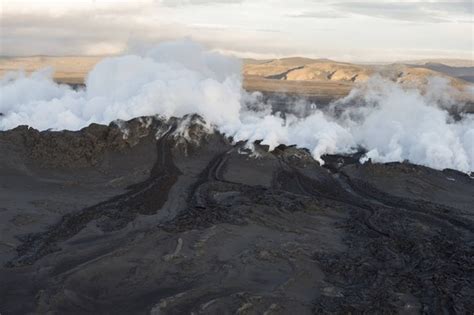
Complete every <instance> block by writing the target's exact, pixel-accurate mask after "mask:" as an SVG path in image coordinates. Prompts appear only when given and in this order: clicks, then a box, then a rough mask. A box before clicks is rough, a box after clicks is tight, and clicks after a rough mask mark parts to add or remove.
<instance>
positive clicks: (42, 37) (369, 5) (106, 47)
mask: <svg viewBox="0 0 474 315" xmlns="http://www.w3.org/2000/svg"><path fill="white" fill-rule="evenodd" d="M0 1H1V3H2V6H1V7H0V10H1V29H0V38H1V42H0V45H1V46H0V54H2V55H37V54H45V55H83V54H89V55H91V54H116V53H121V52H126V51H133V50H140V49H144V48H146V47H148V46H150V45H153V44H154V43H156V42H159V41H161V40H165V39H175V38H183V37H188V38H192V39H195V40H197V41H199V42H202V43H204V44H205V45H207V46H209V47H210V48H213V49H217V50H221V51H225V52H232V53H235V54H238V55H240V56H246V57H247V56H248V57H260V58H264V57H281V56H289V55H300V56H310V57H327V58H332V59H338V60H347V61H393V60H400V59H417V58H464V59H472V58H473V55H472V54H473V53H472V52H473V49H474V30H473V8H474V1H473V0H466V1H464V0H451V1H433V0H432V1H428V0H425V1H416V0H409V1H408V0H405V1H403V0H402V1H384V0H365V1H344V0H321V1H316V0H292V1H289V0H0Z"/></svg>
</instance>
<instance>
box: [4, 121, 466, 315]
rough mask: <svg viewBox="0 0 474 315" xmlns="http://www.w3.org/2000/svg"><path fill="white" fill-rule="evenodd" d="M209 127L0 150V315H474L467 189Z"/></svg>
mask: <svg viewBox="0 0 474 315" xmlns="http://www.w3.org/2000/svg"><path fill="white" fill-rule="evenodd" d="M323 159H324V161H325V165H324V167H322V166H320V164H319V163H318V162H316V161H315V160H314V159H313V158H312V157H311V155H310V154H309V153H308V152H307V151H306V150H303V149H296V148H294V147H286V146H279V147H277V148H276V149H275V150H274V151H272V152H268V151H267V147H265V146H263V145H260V144H258V143H256V144H255V150H254V151H249V150H248V149H246V146H245V144H244V143H236V144H235V143H232V141H231V140H230V139H227V138H226V137H224V136H222V135H221V134H219V133H216V132H214V131H212V130H209V129H208V128H207V127H206V124H205V123H204V122H203V121H202V119H200V117H198V116H185V117H184V118H181V119H175V118H172V119H169V120H162V119H160V118H157V117H147V118H138V119H133V120H131V121H128V122H116V123H112V124H111V125H110V126H101V125H91V126H89V127H87V128H84V129H82V130H80V131H77V132H51V131H44V132H38V131H36V130H33V129H31V128H30V129H29V128H27V127H18V128H16V129H13V130H10V131H4V132H0V178H1V182H0V218H1V220H0V235H1V241H0V261H1V263H2V267H1V269H0V279H1V280H0V312H1V313H2V314H28V313H36V314H46V313H48V314H91V313H94V314H131V313H133V314H190V313H192V314H288V313H293V314H321V313H322V314H341V313H343V314H347V313H352V314H354V313H356V314H359V313H363V312H364V313H377V314H381V313H383V314H393V313H403V314H419V313H424V314H441V313H459V314H466V313H472V312H473V310H474V303H473V301H474V290H473V282H474V276H473V275H474V270H473V267H472V261H473V258H474V257H473V256H474V251H473V244H474V224H473V220H472V218H473V214H474V209H473V207H472V205H473V204H474V181H473V179H472V178H471V177H469V176H468V175H466V174H463V173H460V172H456V171H452V170H444V171H435V170H432V169H429V168H426V167H422V166H416V165H411V164H408V163H390V164H371V163H366V164H364V165H361V164H359V163H358V160H359V156H357V155H355V156H324V157H323Z"/></svg>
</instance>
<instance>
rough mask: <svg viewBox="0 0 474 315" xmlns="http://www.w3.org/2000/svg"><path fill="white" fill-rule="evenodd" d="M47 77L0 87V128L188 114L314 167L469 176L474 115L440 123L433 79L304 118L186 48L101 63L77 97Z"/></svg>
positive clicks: (380, 82) (352, 98) (221, 60)
mask: <svg viewBox="0 0 474 315" xmlns="http://www.w3.org/2000/svg"><path fill="white" fill-rule="evenodd" d="M51 77H52V71H51V70H43V71H40V72H36V73H34V74H32V75H30V76H25V75H24V74H22V73H10V74H9V75H7V76H6V77H5V78H4V79H3V80H2V81H1V83H0V89H1V90H0V95H1V98H0V113H3V116H0V130H6V129H10V128H14V127H16V126H18V125H29V126H32V127H34V128H37V129H40V130H45V129H54V130H62V129H69V130H77V129H80V128H82V127H85V126H87V125H89V124H91V123H101V124H108V123H110V122H111V121H113V120H117V119H123V120H126V119H131V118H134V117H138V116H150V115H161V116H165V117H171V116H178V117H179V116H183V115H185V114H191V113H197V114H199V115H201V116H202V117H204V118H205V120H206V121H207V123H209V124H210V125H212V126H214V127H215V128H217V129H218V130H220V131H221V132H223V133H225V134H226V135H228V136H232V137H234V140H235V141H239V140H249V143H252V142H253V141H255V140H262V143H263V144H267V145H269V146H270V148H271V149H272V148H274V147H276V146H277V145H279V144H287V145H292V144H296V145H298V146H299V147H304V148H307V149H309V150H310V151H311V152H312V154H313V156H314V158H316V159H318V160H320V158H321V156H322V155H324V154H326V153H329V154H334V153H352V152H355V151H356V150H357V149H358V148H361V147H362V148H364V149H365V150H367V154H366V155H365V157H364V158H363V160H367V159H368V158H370V159H371V160H372V161H374V162H389V161H403V160H409V161H411V162H412V163H416V164H422V165H426V166H429V167H432V168H436V169H444V168H453V169H457V170H460V171H463V172H470V171H473V170H474V115H472V114H464V115H463V116H461V119H458V120H454V119H453V118H452V117H451V116H450V115H449V113H448V111H447V110H448V109H449V107H450V106H455V104H453V101H452V100H451V99H450V97H449V88H448V85H447V84H446V83H445V82H444V83H443V82H442V81H441V80H439V79H433V80H432V82H431V86H429V87H428V92H427V93H423V94H422V93H421V92H420V91H418V90H416V89H408V90H407V89H403V88H402V87H400V86H399V85H397V84H395V83H393V82H390V81H386V80H384V79H382V78H381V77H374V78H372V79H371V80H369V82H367V83H366V84H365V85H364V86H360V87H357V88H355V89H354V90H353V91H352V92H351V93H350V94H349V95H348V96H347V97H346V98H344V99H342V100H338V101H336V102H334V103H333V104H331V105H329V106H327V105H326V106H318V105H317V104H316V105H313V107H312V110H310V111H309V112H308V111H307V108H306V106H305V104H301V103H298V102H296V103H292V104H288V108H291V110H290V113H284V114H282V113H278V112H277V113H273V112H272V110H271V106H270V105H269V104H266V103H265V102H263V101H262V98H261V97H260V95H259V94H258V93H253V94H248V93H246V92H245V91H243V89H242V78H241V65H240V62H239V61H238V60H236V59H233V58H230V57H226V56H222V55H219V54H216V53H212V52H208V51H206V50H204V49H203V48H202V47H201V46H199V45H198V44H195V43H193V42H190V41H180V42H168V43H163V44H160V45H159V46H157V47H156V48H155V49H153V50H151V51H149V52H148V53H147V54H145V55H143V56H136V55H128V56H122V57H114V58H107V59H105V60H103V61H102V62H100V63H99V64H97V65H96V67H95V68H94V69H93V70H92V71H91V72H90V73H89V75H88V77H87V80H86V86H87V88H86V89H84V90H78V91H76V90H73V89H71V88H70V87H68V86H65V85H58V84H56V83H55V82H53V80H52V79H51ZM301 107H304V108H305V114H304V115H303V114H301V113H299V112H298V109H299V108H301ZM320 161H321V160H320Z"/></svg>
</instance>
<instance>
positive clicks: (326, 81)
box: [0, 56, 474, 101]
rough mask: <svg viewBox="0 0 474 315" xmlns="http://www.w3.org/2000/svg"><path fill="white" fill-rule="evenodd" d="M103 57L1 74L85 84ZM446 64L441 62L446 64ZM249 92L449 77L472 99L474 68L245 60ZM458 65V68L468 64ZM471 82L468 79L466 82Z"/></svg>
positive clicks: (4, 66) (26, 60)
mask: <svg viewBox="0 0 474 315" xmlns="http://www.w3.org/2000/svg"><path fill="white" fill-rule="evenodd" d="M102 58H103V57H88V56H77V57H76V56H69V57H48V56H36V57H3V58H0V76H3V75H4V74H5V73H6V72H8V71H12V70H20V69H23V70H25V71H26V72H32V71H36V70H38V69H41V68H45V67H48V66H49V67H53V68H54V69H55V74H54V78H55V80H57V81H58V82H61V83H68V84H83V83H84V81H85V77H86V75H87V73H88V72H89V71H90V70H91V69H92V68H93V67H94V65H95V64H96V63H97V62H99V61H100V60H101V59H102ZM441 61H442V60H441ZM243 62H244V67H243V74H244V88H245V89H247V90H249V91H262V92H264V93H265V92H266V93H279V92H281V93H287V94H296V95H302V96H307V97H311V98H316V99H318V100H321V101H326V100H327V101H329V100H331V99H335V98H340V97H343V96H345V95H347V94H348V93H349V91H350V90H351V89H352V88H353V87H354V86H355V85H356V84H358V83H360V82H364V81H366V80H368V79H369V77H371V76H372V75H374V74H379V75H381V76H382V77H385V78H387V79H389V80H392V81H394V82H398V83H400V84H403V85H405V86H418V87H420V86H421V87H423V86H424V85H425V84H426V83H427V82H428V79H429V78H430V77H444V78H446V79H448V80H449V82H450V83H451V85H452V86H453V87H454V88H455V89H457V90H459V91H460V93H461V94H462V95H463V98H468V99H470V100H471V99H473V98H474V97H473V95H472V92H470V91H472V90H471V88H472V86H473V85H472V83H469V82H468V81H470V78H471V77H472V76H473V75H472V70H473V69H474V68H470V67H462V68H461V67H453V66H452V64H453V63H452V62H451V63H450V62H446V63H449V65H446V64H442V63H436V64H434V63H423V62H418V64H415V63H417V62H413V61H412V63H411V64H404V63H397V64H391V65H361V64H352V63H345V62H338V61H333V60H329V59H310V58H303V57H291V58H282V59H269V60H256V59H244V60H243ZM460 62H461V61H459V60H458V61H456V62H454V64H456V65H460V64H466V62H464V63H460ZM464 79H466V80H464Z"/></svg>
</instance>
